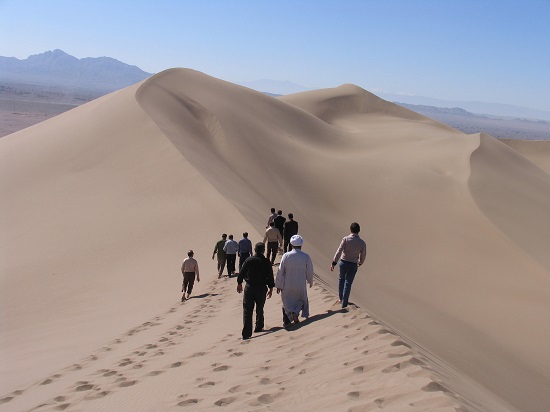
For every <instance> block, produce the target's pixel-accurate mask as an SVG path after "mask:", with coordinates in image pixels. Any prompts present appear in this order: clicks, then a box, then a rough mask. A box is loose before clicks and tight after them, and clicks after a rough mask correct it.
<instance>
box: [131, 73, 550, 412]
mask: <svg viewBox="0 0 550 412" xmlns="http://www.w3.org/2000/svg"><path fill="white" fill-rule="evenodd" d="M137 96H138V101H139V102H140V104H141V105H142V106H143V107H144V109H145V111H146V112H147V113H148V114H149V115H150V116H151V117H152V118H153V119H154V120H155V122H156V123H157V124H158V125H159V127H160V128H161V129H162V130H163V131H164V132H165V133H166V135H167V137H168V138H169V139H170V140H171V141H172V142H173V143H174V145H175V146H176V147H177V148H178V149H179V151H180V152H181V153H182V154H183V156H184V157H185V158H186V159H187V160H188V161H189V162H191V163H192V164H193V165H194V166H195V167H196V168H197V170H199V171H200V173H201V174H202V175H203V176H205V177H206V178H207V179H208V180H209V181H210V182H211V183H212V184H213V185H214V186H215V187H216V188H217V189H218V190H219V191H220V193H222V194H223V196H224V197H225V198H226V199H229V200H230V201H231V202H232V203H233V204H234V205H235V206H236V207H237V208H238V209H239V210H240V211H241V212H242V213H243V215H244V216H245V217H246V218H247V219H248V220H249V221H250V222H251V223H253V225H254V226H255V227H260V228H261V227H262V225H263V224H265V218H266V211H267V210H269V207H271V206H275V207H277V208H281V209H282V210H283V211H285V212H290V211H292V212H293V213H294V214H295V216H296V219H297V220H298V221H299V222H300V230H301V233H302V234H303V235H304V236H305V238H306V242H307V247H308V250H309V251H310V252H312V255H313V256H314V262H315V264H316V265H317V269H316V272H317V273H318V274H319V275H320V276H321V278H322V279H323V280H325V281H326V282H327V283H328V284H329V285H331V286H332V287H335V286H336V276H335V275H334V274H333V273H330V272H329V271H328V270H327V269H328V267H329V265H330V262H331V260H332V256H333V253H334V250H335V249H336V247H337V245H338V243H339V241H340V239H341V237H342V236H343V235H345V234H346V233H347V228H348V226H349V223H350V222H351V221H354V220H357V221H359V222H360V223H361V224H362V225H363V236H364V238H365V239H366V240H367V243H368V245H369V255H368V263H367V265H366V266H365V267H364V268H362V269H361V270H360V273H359V276H358V277H357V278H356V281H355V282H356V283H355V285H354V290H353V293H352V298H353V300H354V301H355V302H357V303H359V304H361V305H364V306H366V307H367V308H369V309H370V310H371V311H372V312H374V313H375V314H377V315H378V316H379V317H381V318H382V319H383V320H384V321H386V322H388V323H389V324H390V325H392V326H394V327H395V328H396V329H397V330H399V331H400V332H402V333H403V334H405V335H406V336H407V337H409V338H410V339H412V340H414V341H415V342H416V343H417V344H418V345H420V346H421V347H423V348H424V349H425V350H426V351H428V352H430V353H432V354H433V355H434V356H436V357H439V358H441V359H443V360H444V361H445V362H446V363H448V364H449V365H451V366H452V367H453V368H457V369H458V370H459V373H462V374H464V375H462V376H461V381H462V382H466V381H468V380H470V379H471V380H472V381H474V382H480V383H482V384H483V385H484V386H485V387H487V388H489V389H490V390H491V391H494V392H495V393H497V394H498V396H500V397H502V398H504V399H507V400H509V401H510V402H511V403H512V404H514V403H517V402H519V404H521V405H528V404H530V405H534V406H538V407H540V406H541V405H545V404H548V402H549V401H550V399H549V395H548V394H547V393H546V390H545V389H544V387H545V386H547V385H548V383H549V382H550V375H549V372H548V370H550V369H549V368H548V367H549V366H550V359H549V357H548V354H547V351H546V349H545V347H544V345H543V344H542V342H547V341H548V337H549V336H550V325H548V324H547V323H546V322H544V320H543V319H545V318H546V316H547V315H548V313H549V305H548V302H550V299H549V298H550V282H549V278H548V270H549V268H548V266H547V265H546V263H545V262H546V261H544V259H543V256H542V254H541V252H540V250H541V247H543V248H544V247H546V248H547V246H548V245H550V239H549V232H548V231H545V230H544V229H545V228H546V222H548V221H549V220H550V218H549V216H550V215H549V213H550V191H548V190H547V187H548V184H549V177H548V175H546V174H540V173H539V172H540V170H539V169H537V168H535V167H533V165H532V164H531V163H530V162H529V161H527V160H526V159H525V158H523V157H522V156H520V155H518V154H517V153H514V152H512V151H509V152H507V162H506V163H498V161H497V162H495V158H496V159H497V160H498V158H499V156H501V154H499V153H500V151H501V150H502V148H503V145H502V144H500V143H498V142H496V141H495V142H493V143H492V144H491V147H487V144H485V143H484V144H482V145H481V146H480V142H481V141H482V140H483V141H484V140H487V139H488V140H493V139H492V138H490V137H483V138H481V137H480V136H479V135H472V136H468V135H464V134H462V133H460V132H458V131H456V130H453V129H450V128H448V127H446V126H443V125H441V124H440V123H437V122H434V121H431V120H429V119H427V118H424V117H422V116H419V115H416V114H414V113H411V112H409V111H407V110H404V109H402V108H398V107H394V106H393V105H391V104H390V103H388V102H385V101H383V100H381V99H378V98H376V97H375V96H373V95H371V94H370V93H368V92H366V91H363V90H361V89H360V88H357V87H355V86H350V85H345V86H342V87H339V88H335V89H327V90H322V91H316V92H311V93H309V92H306V93H300V94H297V95H294V96H288V97H282V98H279V99H278V100H274V99H272V98H269V97H267V96H264V95H262V94H260V93H255V92H252V91H250V90H246V89H244V88H241V87H239V86H235V85H232V84H229V83H226V82H223V81H220V80H216V79H212V78H210V77H208V76H205V75H203V74H200V73H196V72H193V71H189V70H183V71H180V70H174V71H168V72H164V73H162V74H161V75H158V76H156V77H154V78H153V79H151V80H149V81H148V82H146V83H145V84H144V85H143V86H142V87H141V88H140V90H139V91H138V93H137ZM236 102H238V104H236ZM334 102H336V104H331V103H334ZM319 120H321V121H322V122H320V121H319ZM493 146H494V147H493ZM486 162H487V163H491V166H490V167H491V168H492V170H493V171H495V170H496V171H497V172H498V174H499V178H498V179H501V181H500V180H499V181H500V182H501V183H502V184H503V185H505V184H506V183H505V182H506V181H507V180H509V179H512V178H514V182H515V183H516V184H518V185H520V186H521V189H519V190H521V191H525V192H527V193H529V192H531V191H535V192H540V193H539V194H538V195H536V198H537V201H538V204H537V206H536V207H534V208H532V209H530V212H532V213H533V214H532V215H531V216H529V218H528V221H529V222H532V221H539V222H541V226H540V228H539V230H537V231H536V234H535V235H534V237H533V240H532V242H529V241H528V239H527V240H526V239H525V236H519V235H518V234H517V233H515V234H511V232H510V231H509V230H507V228H506V227H505V226H503V225H498V224H497V225H495V219H498V216H499V205H498V204H495V202H493V201H492V200H491V196H492V193H491V190H490V189H491V187H487V186H486V185H487V184H490V185H491V186H492V187H493V188H494V187H496V186H498V182H495V181H493V182H489V181H488V180H486V179H487V177H488V175H487V173H488V172H487V170H484V169H483V167H479V165H483V164H485V163H486ZM510 162H511V163H510ZM511 165H515V167H517V168H519V169H522V170H523V171H524V173H523V174H522V175H521V176H519V177H513V176H512V175H513V174H514V172H513V169H511V168H510V166H511ZM491 173H493V172H491ZM499 200H500V201H501V202H510V203H512V204H514V202H516V201H518V198H517V197H516V196H515V195H513V196H510V197H507V195H506V194H505V193H501V197H499ZM518 204H519V203H518ZM509 206H510V208H511V209H514V210H517V208H515V207H514V206H513V205H509ZM513 216H514V219H516V220H515V222H514V227H515V228H521V227H522V226H523V224H522V220H521V219H522V218H525V216H524V217H522V216H520V215H519V214H517V213H516V214H514V215H513ZM518 219H519V220H518ZM525 223H526V226H525V228H527V227H529V228H531V227H532V225H531V224H530V223H529V224H528V222H527V220H526V221H525ZM519 230H521V229H519ZM526 230H527V229H526ZM520 238H522V239H523V241H522V242H521V244H520V242H519V241H518V239H520ZM526 337H529V339H526ZM511 370H514V374H510V373H509V371H511ZM488 371H491V372H488ZM450 373H451V372H450ZM465 385H466V384H465ZM511 385H519V386H520V387H522V388H523V389H522V393H521V394H520V395H518V396H517V397H516V396H515V395H514V396H510V394H509V391H508V389H507V388H509V387H510V386H511Z"/></svg>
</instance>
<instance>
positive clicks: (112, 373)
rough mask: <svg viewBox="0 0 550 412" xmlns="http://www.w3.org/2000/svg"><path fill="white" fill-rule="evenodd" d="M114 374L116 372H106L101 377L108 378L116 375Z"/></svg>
mask: <svg viewBox="0 0 550 412" xmlns="http://www.w3.org/2000/svg"><path fill="white" fill-rule="evenodd" d="M116 374H117V371H107V372H105V373H104V374H103V376H105V377H109V376H113V375H116Z"/></svg>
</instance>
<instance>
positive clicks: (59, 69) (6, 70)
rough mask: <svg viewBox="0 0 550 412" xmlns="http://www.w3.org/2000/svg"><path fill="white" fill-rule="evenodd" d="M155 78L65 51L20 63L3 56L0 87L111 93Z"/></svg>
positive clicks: (105, 59)
mask: <svg viewBox="0 0 550 412" xmlns="http://www.w3.org/2000/svg"><path fill="white" fill-rule="evenodd" d="M151 75H152V74H151V73H147V72H145V71H143V70H141V69H140V68H139V67H136V66H131V65H128V64H126V63H122V62H120V61H118V60H115V59H112V58H110V57H97V58H92V57H87V58H83V59H77V58H76V57H73V56H71V55H69V54H67V53H65V52H64V51H62V50H54V51H47V52H45V53H41V54H37V55H33V56H30V57H28V58H27V59H24V60H19V59H17V58H15V57H1V56H0V84H2V85H6V84H17V85H36V86H56V87H59V88H74V89H80V90H81V89H88V90H93V91H99V92H103V93H108V92H112V91H115V90H119V89H122V88H124V87H127V86H130V85H132V84H135V83H137V82H140V81H142V80H144V79H146V78H148V77H150V76H151Z"/></svg>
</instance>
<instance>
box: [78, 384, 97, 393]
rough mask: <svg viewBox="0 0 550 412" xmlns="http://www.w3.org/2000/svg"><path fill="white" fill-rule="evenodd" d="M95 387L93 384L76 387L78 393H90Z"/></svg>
mask: <svg viewBox="0 0 550 412" xmlns="http://www.w3.org/2000/svg"><path fill="white" fill-rule="evenodd" d="M93 387H94V385H92V384H89V383H84V384H82V385H79V386H77V387H76V389H75V390H76V391H77V392H83V391H89V390H90V389H92V388H93Z"/></svg>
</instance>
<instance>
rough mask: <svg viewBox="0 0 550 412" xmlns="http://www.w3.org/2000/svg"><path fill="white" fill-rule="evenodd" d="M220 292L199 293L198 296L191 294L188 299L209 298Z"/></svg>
mask: <svg viewBox="0 0 550 412" xmlns="http://www.w3.org/2000/svg"><path fill="white" fill-rule="evenodd" d="M218 295H219V293H203V294H202V295H197V296H190V297H189V299H188V300H191V299H204V298H209V297H211V296H218Z"/></svg>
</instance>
